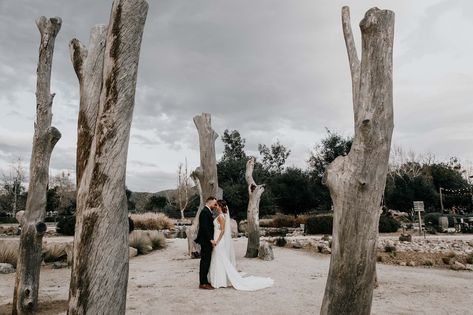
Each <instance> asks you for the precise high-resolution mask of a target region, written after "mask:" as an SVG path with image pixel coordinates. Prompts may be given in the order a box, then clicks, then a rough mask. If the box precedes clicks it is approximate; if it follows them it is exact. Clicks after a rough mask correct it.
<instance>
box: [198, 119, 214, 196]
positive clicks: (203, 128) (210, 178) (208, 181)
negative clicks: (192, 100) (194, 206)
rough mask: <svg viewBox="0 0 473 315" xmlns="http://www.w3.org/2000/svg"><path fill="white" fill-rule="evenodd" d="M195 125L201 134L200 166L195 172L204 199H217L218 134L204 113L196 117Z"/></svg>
mask: <svg viewBox="0 0 473 315" xmlns="http://www.w3.org/2000/svg"><path fill="white" fill-rule="evenodd" d="M194 124H195V126H196V128H197V131H198V133H199V144H200V166H199V167H197V168H196V170H195V171H194V173H195V176H197V178H198V179H199V182H200V185H201V187H202V199H203V200H204V201H205V200H206V199H207V198H208V197H210V196H213V197H217V194H218V179H217V158H216V157H215V140H217V138H218V134H217V133H216V132H215V131H214V130H213V129H212V125H211V117H210V114H207V113H202V115H200V116H195V117H194Z"/></svg>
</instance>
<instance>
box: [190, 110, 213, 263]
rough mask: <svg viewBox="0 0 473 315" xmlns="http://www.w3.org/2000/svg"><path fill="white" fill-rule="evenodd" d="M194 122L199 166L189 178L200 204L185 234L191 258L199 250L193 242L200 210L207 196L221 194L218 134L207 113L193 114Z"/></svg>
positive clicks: (197, 227)
mask: <svg viewBox="0 0 473 315" xmlns="http://www.w3.org/2000/svg"><path fill="white" fill-rule="evenodd" d="M194 124H195V127H196V128H197V132H198V133H199V146H200V166H198V167H197V168H196V169H195V171H194V172H192V174H191V178H192V179H193V180H194V182H195V183H196V185H197V189H198V190H199V194H200V205H199V210H198V211H197V214H196V215H195V218H194V220H193V222H192V226H191V227H190V229H189V232H190V233H188V234H187V242H188V249H189V255H190V256H191V257H192V258H194V257H196V256H197V255H196V253H198V252H200V248H199V245H198V244H196V243H195V242H194V239H195V238H196V237H197V231H198V229H199V215H200V210H201V209H202V208H203V207H204V202H205V200H206V199H207V198H208V197H210V196H213V197H219V195H221V193H219V187H218V178H217V158H216V156H215V140H217V138H218V134H217V133H216V132H215V131H214V130H213V129H212V124H211V116H210V114H208V113H202V114H201V115H197V116H195V117H194Z"/></svg>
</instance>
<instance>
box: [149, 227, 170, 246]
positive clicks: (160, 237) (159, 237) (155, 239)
mask: <svg viewBox="0 0 473 315" xmlns="http://www.w3.org/2000/svg"><path fill="white" fill-rule="evenodd" d="M146 233H147V234H148V237H149V239H150V241H151V247H153V249H162V248H165V247H166V238H165V237H164V234H163V233H162V232H160V231H146Z"/></svg>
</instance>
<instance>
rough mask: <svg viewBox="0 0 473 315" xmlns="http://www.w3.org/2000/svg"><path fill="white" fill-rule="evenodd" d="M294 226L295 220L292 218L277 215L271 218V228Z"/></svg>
mask: <svg viewBox="0 0 473 315" xmlns="http://www.w3.org/2000/svg"><path fill="white" fill-rule="evenodd" d="M294 224H295V219H294V217H293V216H290V215H285V214H280V213H278V214H276V215H275V216H274V217H273V223H272V225H273V227H277V228H280V227H293V226H294Z"/></svg>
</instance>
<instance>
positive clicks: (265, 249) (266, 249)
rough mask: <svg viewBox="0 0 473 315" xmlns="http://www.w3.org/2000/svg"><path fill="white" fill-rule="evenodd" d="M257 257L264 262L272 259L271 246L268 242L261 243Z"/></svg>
mask: <svg viewBox="0 0 473 315" xmlns="http://www.w3.org/2000/svg"><path fill="white" fill-rule="evenodd" d="M258 257H259V258H260V259H263V260H265V261H270V260H273V259H274V254H273V246H271V244H269V243H268V242H263V243H262V244H261V245H260V247H259V252H258Z"/></svg>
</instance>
